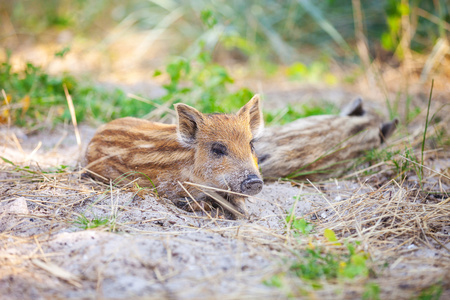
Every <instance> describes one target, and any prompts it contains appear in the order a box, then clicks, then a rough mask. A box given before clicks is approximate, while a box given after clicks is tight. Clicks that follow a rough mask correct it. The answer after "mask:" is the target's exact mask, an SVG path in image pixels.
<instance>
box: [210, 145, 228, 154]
mask: <svg viewBox="0 0 450 300" xmlns="http://www.w3.org/2000/svg"><path fill="white" fill-rule="evenodd" d="M211 152H212V153H213V154H214V155H215V156H217V157H220V156H225V155H227V154H228V149H227V146H225V145H224V144H222V143H214V144H212V146H211Z"/></svg>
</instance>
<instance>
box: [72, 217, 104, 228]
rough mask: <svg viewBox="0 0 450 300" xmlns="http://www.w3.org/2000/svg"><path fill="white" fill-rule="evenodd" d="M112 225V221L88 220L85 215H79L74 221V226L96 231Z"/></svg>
mask: <svg viewBox="0 0 450 300" xmlns="http://www.w3.org/2000/svg"><path fill="white" fill-rule="evenodd" d="M109 223H110V220H109V219H108V218H98V217H93V218H87V217H86V216H85V215H79V216H78V218H77V220H76V221H74V224H76V225H77V226H78V227H79V228H81V229H84V230H87V229H94V228H98V227H106V226H108V225H109Z"/></svg>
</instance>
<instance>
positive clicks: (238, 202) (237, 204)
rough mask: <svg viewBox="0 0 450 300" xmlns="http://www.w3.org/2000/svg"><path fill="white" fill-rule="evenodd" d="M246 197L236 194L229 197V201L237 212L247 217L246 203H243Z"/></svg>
mask: <svg viewBox="0 0 450 300" xmlns="http://www.w3.org/2000/svg"><path fill="white" fill-rule="evenodd" d="M246 199H247V197H241V196H237V197H234V198H233V199H230V202H231V204H233V206H234V208H235V209H236V210H237V211H238V212H239V213H241V214H242V215H243V216H244V217H245V218H248V210H247V205H246V204H245V200H246Z"/></svg>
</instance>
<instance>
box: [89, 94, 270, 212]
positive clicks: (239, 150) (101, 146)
mask: <svg viewBox="0 0 450 300" xmlns="http://www.w3.org/2000/svg"><path fill="white" fill-rule="evenodd" d="M259 102H260V101H259V96H258V95H256V96H255V97H253V98H252V99H251V100H250V101H249V103H247V104H246V105H245V106H244V107H242V108H241V110H240V111H239V112H238V113H237V114H212V115H204V114H201V113H200V112H198V111H197V110H195V109H194V108H192V107H189V106H187V105H184V104H177V105H176V111H177V116H178V119H177V124H176V125H166V124H161V123H155V122H150V121H145V120H141V119H136V118H123V119H118V120H115V121H112V122H110V123H108V124H105V125H103V126H101V127H100V128H99V129H98V131H97V132H96V134H95V136H94V137H93V139H92V140H91V142H90V144H89V145H88V149H87V153H86V158H87V169H89V170H90V171H91V172H92V173H94V174H97V175H98V176H97V177H98V178H100V179H101V178H105V179H107V180H116V179H118V178H119V177H121V176H123V175H124V174H126V176H127V178H126V180H125V181H122V182H127V181H129V180H134V179H137V182H138V184H139V185H141V186H152V182H153V184H155V186H156V188H157V191H158V193H160V194H162V195H165V196H167V197H169V198H170V199H172V200H178V199H183V198H187V197H189V196H190V195H191V196H193V197H194V198H196V199H197V200H198V201H202V200H204V199H206V198H207V197H206V196H205V194H204V193H203V192H202V191H200V190H199V189H197V188H195V187H192V186H189V185H184V187H185V188H186V189H187V190H188V193H187V192H186V191H185V190H184V189H183V188H182V187H181V186H180V184H179V183H184V182H186V181H187V182H192V183H196V184H201V185H206V186H210V187H214V188H219V189H223V190H230V191H233V192H238V193H242V190H241V188H242V183H243V182H244V180H246V179H247V178H248V176H249V175H255V176H257V177H258V178H261V175H260V173H259V170H258V168H257V165H256V163H255V161H256V156H255V152H254V149H253V147H252V145H251V142H252V141H253V140H254V139H255V138H256V137H257V135H258V134H260V133H261V132H262V126H263V120H262V114H261V110H260V104H259ZM217 144H220V146H221V147H222V146H223V147H224V149H225V150H226V151H225V152H226V154H224V155H222V154H220V153H219V154H217V151H216V152H214V147H217ZM144 174H145V175H144ZM148 179H151V181H152V182H150V181H149V180H148ZM261 184H262V182H261ZM227 198H228V199H229V200H230V201H231V202H234V204H235V205H237V206H238V208H240V209H241V210H245V209H244V208H245V206H244V202H245V198H243V197H235V196H232V195H227Z"/></svg>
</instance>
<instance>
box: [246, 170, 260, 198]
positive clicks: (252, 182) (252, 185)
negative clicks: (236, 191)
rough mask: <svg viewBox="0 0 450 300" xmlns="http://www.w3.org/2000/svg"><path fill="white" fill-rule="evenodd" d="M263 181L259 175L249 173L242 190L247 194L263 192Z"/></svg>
mask: <svg viewBox="0 0 450 300" xmlns="http://www.w3.org/2000/svg"><path fill="white" fill-rule="evenodd" d="M262 187H263V181H262V180H261V179H260V178H259V177H258V176H257V175H254V174H252V175H249V176H247V179H245V180H244V181H243V182H242V184H241V192H242V193H244V194H246V195H256V194H258V193H259V192H261V190H262Z"/></svg>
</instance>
